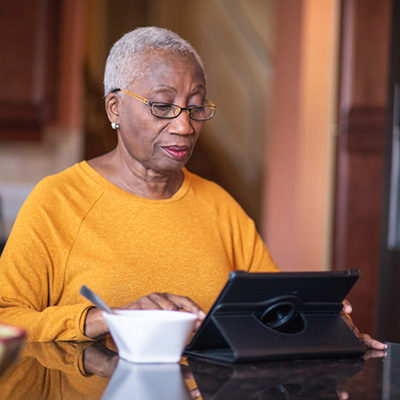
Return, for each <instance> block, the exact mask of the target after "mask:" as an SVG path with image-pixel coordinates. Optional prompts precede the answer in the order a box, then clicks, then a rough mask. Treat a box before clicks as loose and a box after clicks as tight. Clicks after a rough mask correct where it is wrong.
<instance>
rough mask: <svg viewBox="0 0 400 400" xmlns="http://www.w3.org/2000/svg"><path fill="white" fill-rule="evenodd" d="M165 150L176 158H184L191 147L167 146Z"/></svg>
mask: <svg viewBox="0 0 400 400" xmlns="http://www.w3.org/2000/svg"><path fill="white" fill-rule="evenodd" d="M162 148H163V150H164V151H165V152H166V153H167V154H169V155H170V156H171V157H172V158H173V159H175V160H178V161H180V160H183V159H185V158H186V156H187V154H188V153H189V147H187V146H165V147H162Z"/></svg>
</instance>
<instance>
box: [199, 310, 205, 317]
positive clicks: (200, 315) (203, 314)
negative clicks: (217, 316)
mask: <svg viewBox="0 0 400 400" xmlns="http://www.w3.org/2000/svg"><path fill="white" fill-rule="evenodd" d="M199 317H200V318H202V319H204V318H205V317H206V313H205V312H204V311H200V312H199Z"/></svg>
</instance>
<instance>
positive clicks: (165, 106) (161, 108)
mask: <svg viewBox="0 0 400 400" xmlns="http://www.w3.org/2000/svg"><path fill="white" fill-rule="evenodd" d="M153 107H154V108H155V109H156V110H159V111H166V110H170V109H171V104H165V103H154V104H153Z"/></svg>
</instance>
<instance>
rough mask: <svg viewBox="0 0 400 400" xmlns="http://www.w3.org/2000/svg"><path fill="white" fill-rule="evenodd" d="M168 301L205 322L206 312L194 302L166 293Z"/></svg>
mask: <svg viewBox="0 0 400 400" xmlns="http://www.w3.org/2000/svg"><path fill="white" fill-rule="evenodd" d="M165 295H166V296H167V298H168V300H170V301H171V302H173V303H174V304H176V305H177V306H178V307H179V308H180V309H182V310H185V311H189V312H191V313H193V314H196V315H197V318H198V319H200V320H203V319H204V318H205V317H206V314H205V312H204V311H203V310H202V309H201V308H200V306H198V305H197V304H196V303H195V302H194V301H193V300H191V299H189V297H186V296H178V295H176V294H171V293H165Z"/></svg>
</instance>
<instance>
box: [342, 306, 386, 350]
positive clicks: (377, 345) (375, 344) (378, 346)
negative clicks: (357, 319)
mask: <svg viewBox="0 0 400 400" xmlns="http://www.w3.org/2000/svg"><path fill="white" fill-rule="evenodd" d="M352 311H353V308H352V306H351V304H350V302H349V301H348V300H347V299H345V300H343V310H342V312H341V315H342V318H343V320H344V322H346V324H347V326H348V327H349V328H350V329H351V330H352V331H353V333H354V334H355V335H356V336H357V337H358V338H359V339H360V340H361V342H363V343H364V344H365V346H366V347H367V348H368V349H373V350H382V351H384V350H385V349H386V348H387V345H386V344H385V343H381V342H379V341H378V340H376V339H374V338H372V337H371V336H370V335H368V334H367V333H360V331H359V329H358V328H357V327H356V326H355V325H354V322H353V320H352V319H351V318H350V316H349V314H350V313H351V312H352Z"/></svg>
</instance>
